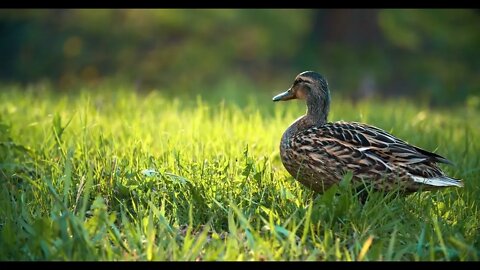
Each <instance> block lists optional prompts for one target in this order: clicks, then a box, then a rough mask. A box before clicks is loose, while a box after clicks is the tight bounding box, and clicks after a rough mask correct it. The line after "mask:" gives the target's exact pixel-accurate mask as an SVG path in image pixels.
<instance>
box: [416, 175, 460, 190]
mask: <svg viewBox="0 0 480 270" xmlns="http://www.w3.org/2000/svg"><path fill="white" fill-rule="evenodd" d="M412 179H413V181H415V182H417V183H422V184H425V185H430V186H435V187H451V186H455V187H463V182H462V180H461V179H455V178H451V177H448V176H438V177H432V178H425V177H421V176H417V175H412Z"/></svg>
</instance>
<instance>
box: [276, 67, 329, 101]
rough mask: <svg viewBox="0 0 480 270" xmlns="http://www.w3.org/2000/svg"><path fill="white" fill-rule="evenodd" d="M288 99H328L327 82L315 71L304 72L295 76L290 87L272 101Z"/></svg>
mask: <svg viewBox="0 0 480 270" xmlns="http://www.w3.org/2000/svg"><path fill="white" fill-rule="evenodd" d="M290 99H305V100H309V99H328V100H329V99H330V93H329V91H328V85H327V81H326V80H325V79H324V78H323V76H322V75H320V74H318V73H317V72H315V71H304V72H302V73H300V74H298V75H297V77H296V78H295V81H294V82H293V84H292V86H291V87H290V88H289V89H288V90H287V91H285V92H283V93H280V94H278V95H276V96H274V97H273V101H281V100H290Z"/></svg>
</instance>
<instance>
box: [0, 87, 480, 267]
mask: <svg viewBox="0 0 480 270" xmlns="http://www.w3.org/2000/svg"><path fill="white" fill-rule="evenodd" d="M87 90H88V89H83V90H78V91H72V92H69V93H62V92H55V91H53V90H52V89H49V88H48V87H46V88H45V87H44V88H42V87H35V86H30V87H26V88H22V87H20V86H3V87H2V88H1V89H0V100H1V102H0V185H1V187H0V259H1V260H172V261H177V260H321V261H324V260H435V261H437V260H439V261H447V260H478V259H479V258H480V211H479V206H480V158H479V156H480V155H479V153H480V142H479V140H478V138H480V113H479V111H478V110H476V111H475V109H473V108H469V107H465V108H436V109H429V108H428V107H427V106H425V105H422V104H421V103H418V104H417V103H413V102H410V101H407V100H390V101H380V100H368V101H362V102H360V103H358V104H355V105H352V104H351V102H349V101H347V100H345V99H342V98H341V97H339V96H336V95H335V93H333V94H334V95H333V100H332V111H331V114H330V120H331V121H337V120H347V121H360V122H365V123H369V124H372V125H375V126H378V127H380V128H383V129H385V130H387V131H389V132H391V133H393V134H394V135H396V136H398V137H400V138H402V139H404V140H406V141H408V142H410V143H412V144H415V145H417V146H420V147H422V148H424V149H426V150H430V151H434V152H436V153H439V154H441V155H443V156H445V157H446V158H448V159H449V160H451V161H452V162H453V163H454V166H448V165H445V166H444V165H441V166H442V168H443V169H444V171H445V172H446V173H447V174H448V175H450V176H452V177H455V178H462V179H464V182H465V187H464V188H450V189H445V190H442V191H438V192H423V193H416V194H413V195H410V196H406V197H405V196H398V195H397V194H396V193H393V192H392V193H389V194H385V195H383V194H378V193H374V192H372V193H371V194H370V196H369V197H368V199H367V201H366V203H365V205H362V204H361V203H360V202H359V201H358V199H357V197H356V196H355V194H354V192H353V191H352V189H351V188H350V185H349V182H348V177H346V178H345V181H343V182H341V184H339V185H338V186H334V187H333V188H332V189H330V190H329V191H328V192H326V193H325V194H323V195H318V194H315V193H313V192H311V191H309V190H308V189H306V188H305V187H303V186H302V185H301V184H299V183H297V182H296V181H295V180H294V179H293V178H292V177H291V176H290V175H289V174H288V173H287V171H286V170H285V169H284V167H283V165H282V163H281V161H280V157H279V142H280V137H281V135H282V133H283V131H284V130H285V129H286V128H287V127H288V125H289V124H290V123H291V122H292V121H294V120H295V119H296V118H297V117H299V116H300V115H301V114H303V113H304V112H305V107H304V106H303V105H302V104H301V103H300V102H296V101H292V102H282V103H273V102H272V101H271V97H272V96H273V94H277V92H275V91H272V92H269V93H260V94H259V93H256V92H254V91H253V90H252V91H239V90H238V89H230V90H229V89H227V90H225V92H222V90H221V89H218V90H216V92H213V93H211V95H210V96H203V97H202V96H200V95H197V94H190V95H187V94H182V95H172V94H170V95H167V94H165V93H164V92H163V91H160V90H154V91H150V92H144V93H138V92H134V91H132V90H131V89H129V88H128V87H113V86H111V88H108V87H104V88H102V87H98V88H96V89H93V90H94V91H87ZM237 90H238V91H237ZM222 93H224V95H222Z"/></svg>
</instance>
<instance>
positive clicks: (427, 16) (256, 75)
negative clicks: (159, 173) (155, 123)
mask: <svg viewBox="0 0 480 270" xmlns="http://www.w3.org/2000/svg"><path fill="white" fill-rule="evenodd" d="M479 48H480V11H479V10H464V9H451V10H449V9H441V10H440V9H438V10H427V9H419V10H416V9H414V10H410V9H392V10H388V9H387V10H384V9H378V10H377V9H362V10H350V9H340V10H336V9H328V10H286V9H282V10H267V9H265V10H249V9H239V10H235V9H214V10H208V9H202V10H189V9H181V10H177V9H157V10H142V9H120V10H109V9H100V10H95V9H66V10H63V9H58V10H48V9H44V10H1V11H0V62H1V65H0V81H1V82H3V83H4V84H9V83H21V84H39V83H44V84H45V83H47V84H51V85H53V86H54V88H55V89H58V90H59V91H66V90H70V89H74V88H76V87H79V86H82V87H85V86H86V87H92V89H94V88H95V86H97V85H101V84H102V83H105V82H121V83H127V84H130V85H131V86H132V87H134V88H135V89H137V90H139V91H148V90H149V89H159V90H162V91H165V92H168V91H170V92H175V93H179V92H181V93H184V94H185V93H187V94H188V93H193V92H197V93H202V92H208V91H209V89H221V88H222V86H224V85H236V86H237V89H242V88H243V87H245V88H251V89H255V91H264V92H267V93H269V94H270V93H274V92H278V91H279V90H282V89H284V88H286V87H288V86H289V84H290V83H291V81H292V80H293V78H294V76H295V75H296V74H298V73H299V72H301V71H304V70H316V71H318V72H320V73H322V74H323V75H325V76H326V77H327V79H328V81H329V84H330V87H331V90H332V92H335V93H340V94H341V95H344V96H346V97H350V98H352V99H359V98H365V97H399V96H401V97H409V98H411V99H412V100H414V101H415V100H420V101H422V102H423V101H426V102H427V103H429V104H431V105H444V106H445V105H450V104H455V105H462V106H463V105H468V106H473V107H476V108H479V107H480V53H479Z"/></svg>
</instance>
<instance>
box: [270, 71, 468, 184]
mask: <svg viewBox="0 0 480 270" xmlns="http://www.w3.org/2000/svg"><path fill="white" fill-rule="evenodd" d="M290 99H304V100H306V103H307V114H306V115H304V116H302V117H300V118H299V119H297V120H296V121H295V122H293V124H291V125H290V127H288V129H287V130H286V131H285V133H284V134H283V136H282V140H281V142H280V156H281V159H282V163H283V165H284V166H285V168H286V169H287V171H288V172H289V173H290V174H291V175H292V176H293V177H294V178H295V179H297V180H298V181H299V182H300V183H302V184H303V185H305V186H307V187H309V188H311V189H313V190H315V191H316V192H320V193H322V192H323V191H325V190H326V189H327V188H329V187H330V186H331V185H333V184H335V183H338V182H339V181H340V180H341V179H342V177H343V175H344V174H345V173H346V172H347V171H351V172H352V173H353V178H352V180H353V181H354V182H357V183H359V182H362V180H363V181H365V182H367V183H371V184H373V187H374V188H375V189H377V190H386V191H388V190H392V189H394V188H396V187H400V188H402V189H403V190H405V191H406V192H414V191H417V190H419V189H423V190H431V189H435V188H440V187H448V186H457V187H462V186H463V183H462V181H461V180H458V179H454V178H451V177H448V176H446V175H445V174H444V173H443V172H442V171H441V170H440V168H439V167H438V166H437V165H436V163H437V162H439V163H448V164H451V162H450V161H448V160H447V159H446V158H444V157H442V156H440V155H437V154H434V153H431V152H429V151H426V150H423V149H421V148H418V147H416V146H413V145H410V144H408V143H406V142H404V141H402V140H400V139H398V138H396V137H394V136H393V135H391V134H389V133H387V132H386V131H384V130H381V129H379V128H377V127H373V126H370V125H366V124H361V123H355V122H335V123H327V116H328V112H329V107H330V92H329V90H328V85H327V81H326V80H325V79H324V78H323V77H322V76H321V75H320V74H318V73H316V72H313V71H305V72H303V73H300V74H299V75H298V76H297V77H296V78H295V81H294V83H293V85H292V86H291V87H290V89H288V90H287V91H285V92H284V93H281V94H279V95H277V96H275V97H274V98H273V101H280V100H290Z"/></svg>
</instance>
